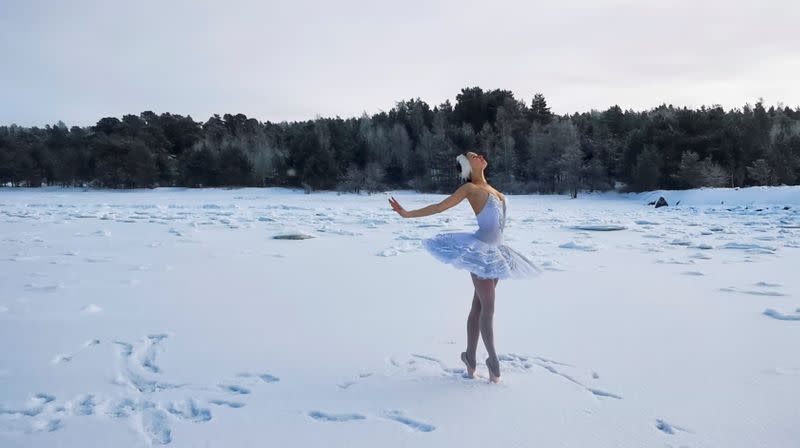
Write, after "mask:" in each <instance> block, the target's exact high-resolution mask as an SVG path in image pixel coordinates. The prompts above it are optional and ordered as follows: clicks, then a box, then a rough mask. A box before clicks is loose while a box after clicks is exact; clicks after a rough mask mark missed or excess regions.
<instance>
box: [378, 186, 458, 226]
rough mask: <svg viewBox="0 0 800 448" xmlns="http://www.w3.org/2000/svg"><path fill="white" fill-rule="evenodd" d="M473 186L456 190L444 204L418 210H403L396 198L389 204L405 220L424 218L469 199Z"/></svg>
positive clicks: (390, 200) (440, 203)
mask: <svg viewBox="0 0 800 448" xmlns="http://www.w3.org/2000/svg"><path fill="white" fill-rule="evenodd" d="M471 186H472V184H469V183H466V184H464V185H462V186H460V187H458V190H456V191H455V192H454V193H453V194H451V195H450V196H448V197H447V198H445V199H444V200H443V201H442V202H439V203H438V204H431V205H428V206H426V207H422V208H420V209H417V210H410V211H407V210H405V209H403V207H402V206H400V203H399V202H397V200H396V199H395V198H394V197H392V198H391V199H389V203H390V204H391V205H392V208H393V209H394V211H396V212H397V213H399V214H400V216H402V217H403V218H421V217H423V216H429V215H434V214H436V213H441V212H443V211H445V210H447V209H449V208H451V207H454V206H455V205H457V204H458V203H459V202H461V201H463V200H464V198H466V197H467V195H468V194H469V192H470V187H471Z"/></svg>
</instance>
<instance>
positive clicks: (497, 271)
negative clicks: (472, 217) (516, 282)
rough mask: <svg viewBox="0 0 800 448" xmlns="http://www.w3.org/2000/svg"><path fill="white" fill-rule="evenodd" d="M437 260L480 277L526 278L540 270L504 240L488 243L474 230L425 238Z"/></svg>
mask: <svg viewBox="0 0 800 448" xmlns="http://www.w3.org/2000/svg"><path fill="white" fill-rule="evenodd" d="M422 244H423V246H424V247H425V249H426V250H427V251H428V252H430V254H431V255H433V256H434V257H435V258H436V259H437V260H439V261H441V262H443V263H447V264H450V265H453V266H454V267H456V268H458V269H464V270H467V271H469V272H472V273H473V274H475V275H477V276H478V277H480V278H483V279H487V278H498V279H507V278H527V277H532V276H534V275H536V274H538V273H539V272H540V270H539V268H537V267H536V265H534V264H533V262H531V261H530V260H529V259H528V258H527V257H526V256H525V255H522V254H521V253H519V252H517V251H516V250H514V249H512V248H511V247H509V246H506V245H504V244H489V243H486V242H485V241H483V240H480V239H478V238H477V237H476V235H475V234H474V233H468V232H454V233H440V234H438V235H436V236H434V237H432V238H429V239H426V240H423V241H422Z"/></svg>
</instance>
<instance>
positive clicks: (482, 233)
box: [475, 193, 506, 244]
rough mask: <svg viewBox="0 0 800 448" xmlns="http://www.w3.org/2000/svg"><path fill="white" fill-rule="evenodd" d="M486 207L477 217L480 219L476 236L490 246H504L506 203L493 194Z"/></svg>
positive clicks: (490, 194)
mask: <svg viewBox="0 0 800 448" xmlns="http://www.w3.org/2000/svg"><path fill="white" fill-rule="evenodd" d="M488 194H489V198H488V199H487V200H486V205H484V206H483V209H481V211H480V212H478V214H477V215H476V216H475V217H476V218H477V219H478V231H477V232H475V236H476V237H477V238H478V239H479V240H481V241H483V242H485V243H488V244H503V228H505V225H506V203H505V201H501V200H500V199H498V198H497V196H495V195H494V194H492V193H488Z"/></svg>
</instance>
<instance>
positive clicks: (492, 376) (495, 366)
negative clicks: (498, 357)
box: [486, 358, 500, 383]
mask: <svg viewBox="0 0 800 448" xmlns="http://www.w3.org/2000/svg"><path fill="white" fill-rule="evenodd" d="M486 367H488V368H489V381H491V382H493V383H499V382H500V362H499V361H495V362H492V359H491V358H486Z"/></svg>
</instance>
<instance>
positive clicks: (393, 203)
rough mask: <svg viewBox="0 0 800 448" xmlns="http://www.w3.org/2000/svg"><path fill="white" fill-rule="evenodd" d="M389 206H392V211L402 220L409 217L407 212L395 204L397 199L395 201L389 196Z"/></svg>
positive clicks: (397, 203)
mask: <svg viewBox="0 0 800 448" xmlns="http://www.w3.org/2000/svg"><path fill="white" fill-rule="evenodd" d="M389 204H391V205H392V209H393V210H394V211H396V212H397V213H398V214H399V215H400V216H402V217H403V218H408V217H409V216H408V212H407V211H406V210H405V209H404V208H403V207H402V206H401V205H400V203H399V202H397V199H395V198H394V196H391V197H390V198H389Z"/></svg>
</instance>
